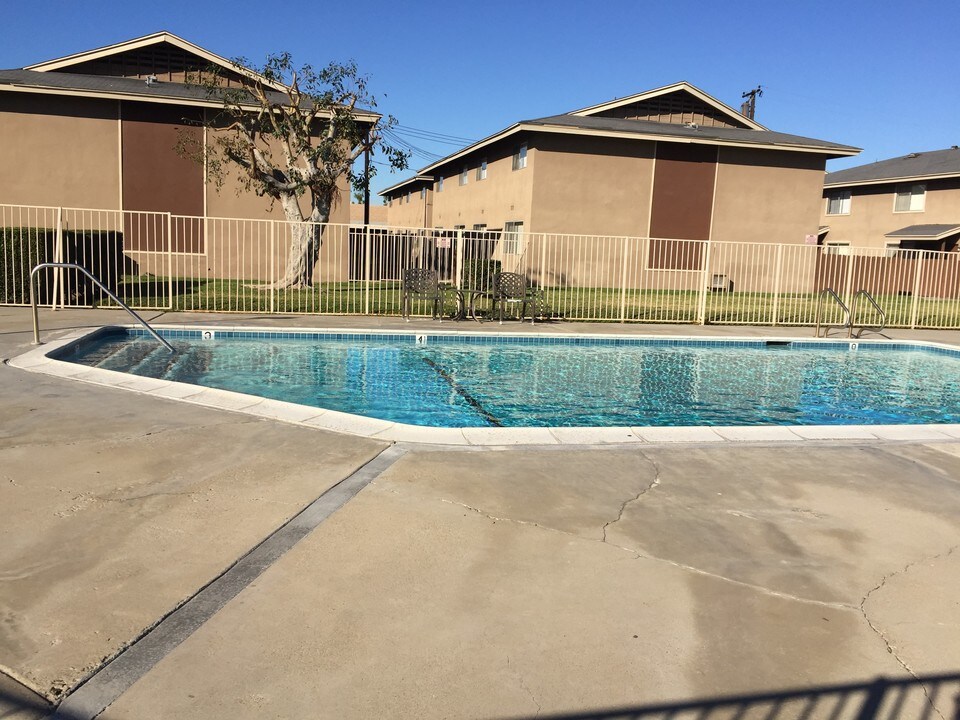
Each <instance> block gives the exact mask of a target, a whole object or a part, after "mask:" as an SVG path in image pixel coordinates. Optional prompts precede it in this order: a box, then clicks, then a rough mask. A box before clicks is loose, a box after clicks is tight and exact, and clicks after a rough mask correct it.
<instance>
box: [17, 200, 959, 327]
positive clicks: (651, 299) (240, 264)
mask: <svg viewBox="0 0 960 720" xmlns="http://www.w3.org/2000/svg"><path fill="white" fill-rule="evenodd" d="M299 228H302V226H298V225H297V224H293V223H287V222H282V221H276V220H247V219H237V218H202V217H188V216H178V215H171V214H168V213H151V212H129V211H118V210H89V209H76V208H56V207H27V206H14V205H0V272H2V276H0V304H4V305H22V304H27V303H29V288H28V285H27V278H28V277H29V273H30V269H31V268H32V267H33V266H34V265H36V264H37V263H40V262H45V261H52V262H75V263H78V264H80V265H82V266H84V267H86V268H87V269H88V270H89V271H90V272H92V273H93V274H94V275H95V276H97V277H98V278H99V279H100V280H102V281H103V282H104V284H105V285H107V287H109V288H110V289H111V290H113V291H114V292H116V293H117V294H118V295H119V296H120V297H121V298H123V299H125V300H126V301H127V302H129V304H130V305H131V306H133V307H135V308H138V309H155V310H164V309H166V310H184V311H211V312H247V313H251V312H256V313H274V312H276V313H329V314H369V315H399V314H400V313H401V305H402V287H401V279H402V276H403V271H404V270H405V269H407V268H412V267H427V268H433V269H435V270H437V271H438V273H439V275H440V278H441V280H442V281H443V282H444V283H445V284H447V285H449V286H450V287H451V288H456V289H460V290H482V289H485V288H486V287H488V286H489V285H490V283H491V281H492V278H493V276H494V275H495V274H496V273H497V272H501V271H502V272H518V273H522V274H524V275H525V276H526V277H527V279H528V281H529V282H530V283H531V284H532V285H533V286H535V287H536V288H538V290H539V292H540V295H541V297H542V298H543V303H544V304H545V305H546V307H547V308H548V309H549V312H550V314H551V315H552V316H553V317H557V318H563V319H567V320H592V321H614V322H661V323H701V324H704V323H710V324H716V323H730V324H738V325H750V324H757V325H812V324H813V323H814V322H815V313H816V305H817V295H818V293H819V291H821V290H823V289H824V288H827V287H830V288H833V289H834V290H835V291H836V292H837V293H838V294H839V295H840V296H841V297H843V298H845V299H847V300H848V301H849V299H850V298H851V297H852V296H853V294H854V293H855V292H856V291H857V290H860V289H864V290H867V291H868V292H870V293H871V294H872V295H874V296H875V297H876V298H877V300H878V302H879V303H880V305H881V306H882V307H883V309H884V311H885V312H886V314H887V324H888V325H890V326H894V327H918V328H960V253H952V252H951V253H943V252H931V251H920V250H899V251H896V252H895V254H892V255H891V254H890V252H889V251H888V249H884V248H880V249H877V248H847V247H844V248H842V249H840V252H838V249H837V248H832V247H823V246H815V245H800V244H775V243H736V242H709V241H699V240H674V239H663V238H644V237H610V236H597V235H563V234H547V233H523V234H519V233H503V232H486V231H469V230H463V229H455V230H450V229H427V228H387V227H380V226H371V227H367V228H363V227H355V226H349V225H336V224H329V225H325V226H322V227H318V228H317V229H318V230H319V231H320V237H321V240H322V241H321V245H320V249H319V253H318V258H317V262H316V266H315V268H314V272H313V282H312V283H311V285H310V286H309V287H300V288H292V287H286V288H284V287H280V286H278V283H277V281H278V280H279V279H280V278H281V276H282V275H283V271H284V268H285V266H286V262H287V257H288V255H289V253H290V250H291V244H292V242H293V235H294V233H295V232H296V231H297V230H298V229H299ZM39 291H40V295H39V298H40V301H41V302H42V303H43V304H45V305H49V306H63V307H71V306H73V307H90V306H105V305H109V304H110V301H109V299H108V298H106V297H105V296H104V295H103V294H102V293H101V292H100V291H99V289H98V288H96V287H95V286H94V285H93V284H92V283H89V282H87V281H86V280H85V279H84V278H83V277H82V276H80V275H79V273H76V272H71V271H69V270H50V271H46V272H45V273H42V274H41V277H40V282H39ZM448 298H449V303H450V305H449V306H448V307H447V310H448V311H450V312H452V311H453V309H454V307H453V303H454V302H455V298H456V294H455V293H448ZM415 309H416V310H418V311H419V312H421V313H425V312H429V309H428V308H426V307H425V306H424V305H421V306H419V307H417V308H415ZM827 309H828V310H829V311H830V313H832V314H830V315H828V316H827V318H826V319H827V321H828V322H836V321H837V320H839V315H838V314H837V310H836V308H835V307H828V308H827ZM481 311H482V309H481ZM863 319H864V321H866V322H869V321H871V319H872V318H870V316H869V311H865V313H864V318H863Z"/></svg>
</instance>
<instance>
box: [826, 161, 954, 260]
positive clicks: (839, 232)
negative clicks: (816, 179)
mask: <svg viewBox="0 0 960 720" xmlns="http://www.w3.org/2000/svg"><path fill="white" fill-rule="evenodd" d="M926 186H927V193H926V199H925V204H924V209H923V210H922V211H920V212H894V210H893V207H894V201H895V199H896V191H897V183H889V184H884V185H863V186H861V187H854V188H850V190H851V191H852V192H851V198H850V214H849V215H827V203H828V200H827V197H828V196H829V195H830V193H831V192H833V191H834V190H833V189H832V188H825V189H823V191H822V199H821V201H820V224H821V225H829V226H830V232H828V233H827V235H826V237H825V242H828V243H830V242H845V243H849V244H850V245H851V246H854V247H871V248H882V247H884V246H885V244H886V243H887V242H892V241H891V240H890V238H887V237H884V236H885V235H886V233H888V232H893V231H895V230H899V229H900V228H904V227H907V226H908V225H927V224H940V223H943V224H958V223H960V178H946V179H943V180H929V181H927V182H926Z"/></svg>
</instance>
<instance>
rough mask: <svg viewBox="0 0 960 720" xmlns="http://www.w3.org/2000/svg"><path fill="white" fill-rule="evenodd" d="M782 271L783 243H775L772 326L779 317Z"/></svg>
mask: <svg viewBox="0 0 960 720" xmlns="http://www.w3.org/2000/svg"><path fill="white" fill-rule="evenodd" d="M782 270H783V243H777V262H776V265H775V270H774V273H776V275H775V276H774V278H773V324H774V326H776V325H777V319H778V318H779V317H780V274H781V272H782Z"/></svg>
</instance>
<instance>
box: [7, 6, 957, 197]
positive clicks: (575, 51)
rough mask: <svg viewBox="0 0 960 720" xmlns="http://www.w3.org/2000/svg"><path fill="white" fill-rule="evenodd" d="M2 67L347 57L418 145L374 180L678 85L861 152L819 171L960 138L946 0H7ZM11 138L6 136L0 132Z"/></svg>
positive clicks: (384, 182) (953, 17)
mask: <svg viewBox="0 0 960 720" xmlns="http://www.w3.org/2000/svg"><path fill="white" fill-rule="evenodd" d="M2 5H3V6H4V7H3V10H4V12H3V15H4V27H3V30H2V37H3V42H2V43H0V68H17V67H22V66H24V65H28V64H32V63H35V62H40V61H42V60H48V59H51V58H55V57H61V56H64V55H68V54H71V53H74V52H79V51H82V50H88V49H92V48H95V47H99V46H103V45H109V44H113V43H116V42H120V41H122V40H128V39H131V38H134V37H138V36H141V35H146V34H149V33H152V32H156V31H159V30H168V31H170V32H173V33H175V34H177V35H179V36H180V37H183V38H184V39H186V40H189V41H191V42H193V43H195V44H197V45H200V46H202V47H204V48H206V49H208V50H210V51H212V52H214V53H217V54H219V55H222V56H224V57H228V58H235V57H241V56H243V57H248V58H251V59H253V60H255V61H256V60H262V59H263V58H264V57H265V56H266V55H267V54H268V53H271V52H280V51H289V52H290V53H292V54H293V57H294V61H295V62H296V63H298V64H302V63H309V64H312V65H313V66H315V67H319V66H323V65H325V64H326V63H328V62H330V61H347V60H353V61H355V62H356V63H357V65H358V66H359V68H360V70H361V71H362V72H363V73H364V74H366V75H368V76H369V78H370V85H369V87H370V90H371V91H372V92H373V93H374V94H375V95H376V96H377V98H378V103H377V109H378V110H379V111H380V112H382V113H384V114H390V115H393V116H394V117H396V118H397V121H398V123H399V125H398V128H397V131H398V133H399V135H398V137H399V138H400V139H401V141H403V142H405V143H408V144H410V145H413V146H414V147H415V148H417V151H418V152H416V153H415V154H414V155H413V156H412V157H411V159H410V167H411V170H410V171H407V172H402V173H400V174H393V175H391V174H390V171H389V168H387V167H385V166H382V165H378V171H379V174H378V177H377V178H376V179H375V180H374V183H373V189H374V192H376V191H377V190H379V189H382V188H383V187H386V186H388V185H391V184H393V183H395V182H398V181H399V180H402V179H404V178H405V177H408V176H409V175H410V174H412V171H413V170H415V169H417V168H420V167H423V166H425V165H427V164H429V163H430V162H431V161H432V159H433V158H434V157H435V156H437V155H441V156H442V155H447V154H449V153H452V152H454V151H455V150H457V149H458V148H459V147H462V146H463V145H464V144H466V143H465V142H463V141H465V140H479V139H481V138H484V137H486V136H488V135H491V134H493V133H495V132H497V131H499V130H501V129H503V128H506V127H508V126H509V125H512V124H513V123H515V122H517V121H519V120H525V119H532V118H538V117H544V116H547V115H555V114H558V113H562V112H567V111H570V110H574V109H577V108H581V107H586V106H589V105H594V104H597V103H600V102H604V101H606V100H610V99H613V98H615V97H624V96H626V95H632V94H634V93H638V92H642V91H644V90H649V89H652V88H656V87H661V86H663V85H668V84H671V83H674V82H678V81H680V80H686V81H687V82H690V83H692V84H693V85H695V86H697V87H699V88H700V89H701V90H703V91H705V92H706V93H708V94H710V95H712V96H713V97H715V98H717V99H718V100H721V101H723V102H725V103H726V104H728V105H730V106H732V107H734V108H739V106H740V103H741V102H742V101H741V94H742V93H743V92H744V91H746V90H750V89H752V88H754V87H757V86H758V85H759V86H761V87H762V89H763V96H762V97H760V98H759V99H758V101H757V114H756V119H757V121H758V122H760V123H762V124H763V125H765V126H766V127H768V128H770V129H771V130H776V131H779V132H785V133H792V134H796V135H803V136H806V137H812V138H818V139H821V140H829V141H833V142H839V143H843V144H847V145H853V146H856V147H860V148H863V152H862V153H861V154H860V155H859V156H857V157H854V158H844V159H840V160H832V161H830V162H829V163H828V165H827V169H828V171H832V170H840V169H842V168H845V167H851V166H854V165H860V164H864V163H869V162H874V161H877V160H883V159H886V158H891V157H896V156H898V155H904V154H907V153H910V152H920V151H924V150H937V149H943V148H948V147H950V146H951V145H958V144H960V70H958V64H960V63H958V56H960V53H958V41H957V37H958V31H960V3H958V2H956V0H912V1H911V2H909V3H904V2H902V1H901V2H889V1H888V0H873V1H870V2H866V1H863V0H845V1H844V2H838V1H833V2H824V1H820V0H811V1H804V0H764V1H762V2H757V1H755V0H741V1H737V0H734V1H733V2H716V1H713V2H704V1H703V0H667V1H664V0H659V1H658V2H648V1H646V0H634V1H633V2H628V1H626V0H605V1H604V2H597V1H596V0H593V1H590V2H586V1H583V2H581V1H575V0H554V1H553V2H550V3H546V2H529V1H527V0H512V1H502V0H481V1H479V2H458V1H457V0H449V1H448V2H433V1H429V2H418V1H417V0H405V1H404V2H397V1H394V2H381V1H380V0H368V1H367V2H364V3H355V2H343V1H341V2H329V1H327V0H311V1H310V2H306V1H305V0H284V2H282V3H281V2H274V3H265V2H262V1H258V2H249V1H248V0H232V1H231V2H220V0H206V1H204V2H197V1H196V0H166V2H163V3H149V4H147V3H142V2H136V1H135V0H134V1H132V2H131V0H125V1H124V2H116V1H114V0H85V1H84V2H80V1H79V0H32V1H31V2H29V3H24V2H14V0H2ZM0 141H6V139H5V138H4V139H0Z"/></svg>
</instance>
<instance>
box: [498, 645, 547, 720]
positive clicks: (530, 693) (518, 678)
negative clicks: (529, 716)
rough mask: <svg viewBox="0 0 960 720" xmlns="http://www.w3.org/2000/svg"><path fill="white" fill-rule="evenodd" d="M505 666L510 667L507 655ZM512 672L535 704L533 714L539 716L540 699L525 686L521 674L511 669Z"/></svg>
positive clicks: (541, 710)
mask: <svg viewBox="0 0 960 720" xmlns="http://www.w3.org/2000/svg"><path fill="white" fill-rule="evenodd" d="M507 667H510V656H509V655H508V656H507ZM511 669H512V668H511ZM513 674H514V675H515V676H516V678H517V683H518V684H519V685H520V689H521V690H523V691H524V692H525V693H527V695H529V696H530V700H531V701H532V702H533V704H534V705H536V706H537V712H535V713H534V715H533V716H534V717H540V713H542V712H543V706H542V705H541V704H540V701H539V700H537V696H536V695H534V694H533V690H531V689H530V688H529V687H528V686H527V684H526V683H525V682H524V681H523V675H521V674H520V673H519V672H518V671H517V670H513Z"/></svg>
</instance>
